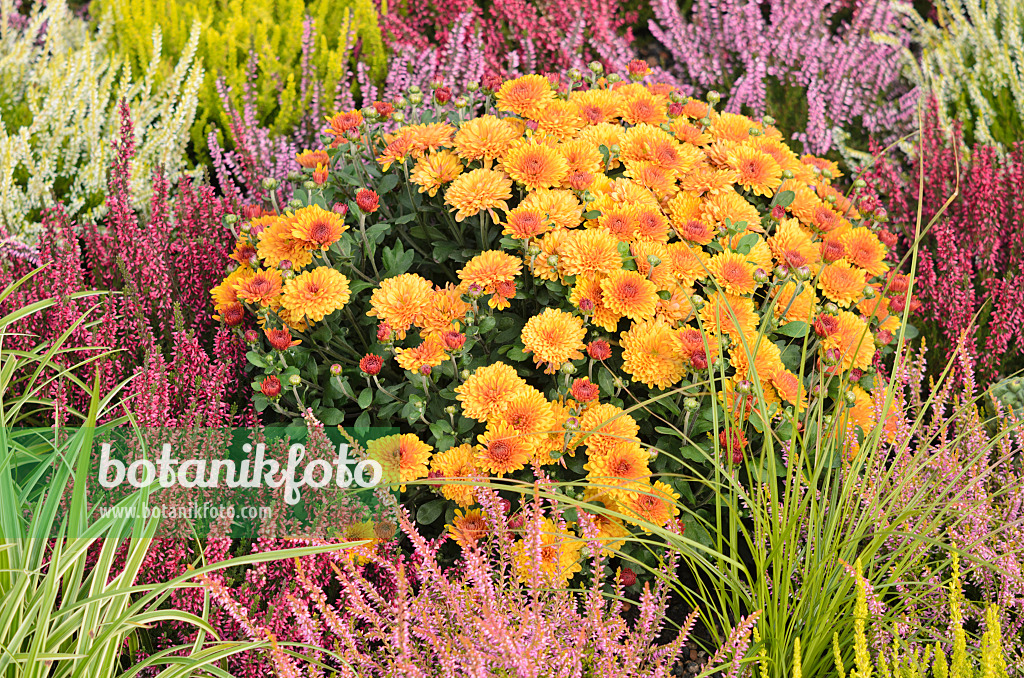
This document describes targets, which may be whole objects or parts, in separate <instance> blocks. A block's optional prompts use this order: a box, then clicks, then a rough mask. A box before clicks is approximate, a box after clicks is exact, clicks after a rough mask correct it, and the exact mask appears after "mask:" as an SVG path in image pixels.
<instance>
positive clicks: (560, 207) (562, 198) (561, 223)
mask: <svg viewBox="0 0 1024 678" xmlns="http://www.w3.org/2000/svg"><path fill="white" fill-rule="evenodd" d="M519 206H520V207H527V208H530V209H537V210H540V211H541V212H543V213H544V214H546V215H547V216H548V219H550V220H551V222H552V223H553V224H554V225H555V226H558V227H560V228H576V227H577V226H579V225H580V222H581V221H583V205H581V204H580V201H579V198H577V197H576V195H575V194H574V193H573V192H572V191H566V190H563V189H548V188H541V189H538V190H536V191H531V192H530V194H529V195H527V196H526V197H525V198H524V199H523V201H522V202H521V203H519Z"/></svg>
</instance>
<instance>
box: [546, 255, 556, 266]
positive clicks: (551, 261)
mask: <svg viewBox="0 0 1024 678" xmlns="http://www.w3.org/2000/svg"><path fill="white" fill-rule="evenodd" d="M557 265H558V255H557V254H552V255H551V256H549V257H548V266H557Z"/></svg>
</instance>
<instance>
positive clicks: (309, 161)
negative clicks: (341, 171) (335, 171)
mask: <svg viewBox="0 0 1024 678" xmlns="http://www.w3.org/2000/svg"><path fill="white" fill-rule="evenodd" d="M295 161H296V162H297V163H299V166H301V167H305V168H306V169H316V167H317V165H324V166H327V165H328V164H330V162H331V158H330V156H328V155H327V151H325V150H323V149H322V148H321V149H317V150H315V151H310V150H305V151H303V152H302V153H296V154H295Z"/></svg>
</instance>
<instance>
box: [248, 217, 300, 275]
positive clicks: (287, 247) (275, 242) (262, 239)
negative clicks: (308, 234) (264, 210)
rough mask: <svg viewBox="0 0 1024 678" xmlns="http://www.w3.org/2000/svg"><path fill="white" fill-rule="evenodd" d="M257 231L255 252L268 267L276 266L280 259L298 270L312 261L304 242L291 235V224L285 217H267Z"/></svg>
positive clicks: (294, 269) (278, 264)
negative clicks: (261, 228)
mask: <svg viewBox="0 0 1024 678" xmlns="http://www.w3.org/2000/svg"><path fill="white" fill-rule="evenodd" d="M266 219H267V221H268V222H269V223H267V224H266V225H265V226H264V228H263V230H261V231H260V232H259V235H258V236H257V243H256V254H257V256H259V258H260V259H262V260H263V265H264V266H266V267H268V268H277V267H278V266H280V264H281V262H282V261H290V262H291V264H292V265H291V269H292V270H293V271H298V270H300V269H303V268H305V267H306V266H308V265H309V264H310V263H311V262H312V261H313V255H312V254H311V253H310V251H309V248H308V247H306V243H305V242H303V241H301V240H299V239H297V238H296V237H295V236H293V235H292V230H293V227H292V224H291V222H290V221H289V220H288V219H286V218H285V217H276V216H275V217H268V218H266Z"/></svg>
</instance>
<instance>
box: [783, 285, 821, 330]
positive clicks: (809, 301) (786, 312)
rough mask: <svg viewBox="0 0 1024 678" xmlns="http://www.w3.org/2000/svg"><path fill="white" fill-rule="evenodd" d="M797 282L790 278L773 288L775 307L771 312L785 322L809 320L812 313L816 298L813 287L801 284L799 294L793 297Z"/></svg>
mask: <svg viewBox="0 0 1024 678" xmlns="http://www.w3.org/2000/svg"><path fill="white" fill-rule="evenodd" d="M796 289H797V284H796V283H795V282H793V281H792V280H790V281H789V282H786V283H784V284H783V285H782V286H781V287H776V288H775V292H774V294H775V307H774V311H773V313H774V314H775V317H776V318H782V319H783V320H785V321H786V322H796V321H800V322H805V323H806V322H810V321H811V316H812V315H814V305H815V303H817V301H818V298H817V296H816V295H815V294H814V287H812V286H811V285H803V286H802V287H801V289H800V294H797V295H796V298H795V299H794V298H793V295H794V294H795V293H796Z"/></svg>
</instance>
